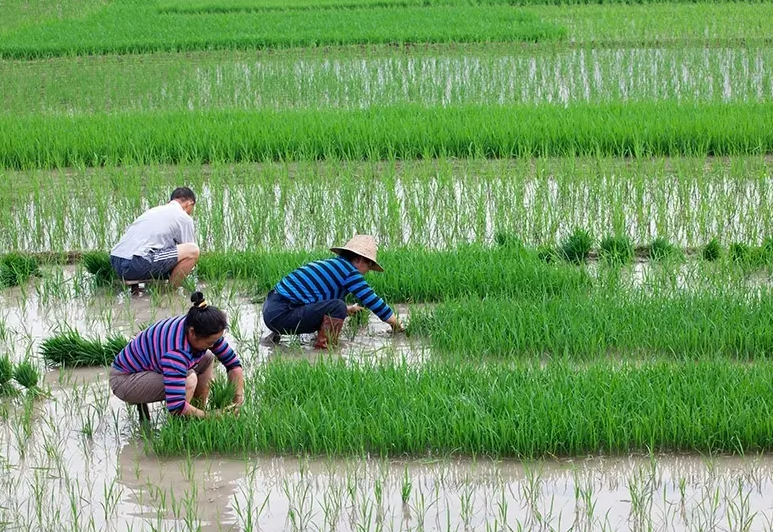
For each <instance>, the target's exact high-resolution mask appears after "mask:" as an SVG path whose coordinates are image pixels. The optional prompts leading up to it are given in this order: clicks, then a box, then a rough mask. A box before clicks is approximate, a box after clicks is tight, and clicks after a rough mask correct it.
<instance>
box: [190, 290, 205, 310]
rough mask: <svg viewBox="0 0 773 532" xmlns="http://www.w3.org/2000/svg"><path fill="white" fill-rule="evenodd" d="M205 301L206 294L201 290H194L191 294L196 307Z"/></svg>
mask: <svg viewBox="0 0 773 532" xmlns="http://www.w3.org/2000/svg"><path fill="white" fill-rule="evenodd" d="M203 301H204V294H202V293H201V292H193V293H192V294H191V303H193V306H194V307H198V306H199V305H201V303H202V302H203Z"/></svg>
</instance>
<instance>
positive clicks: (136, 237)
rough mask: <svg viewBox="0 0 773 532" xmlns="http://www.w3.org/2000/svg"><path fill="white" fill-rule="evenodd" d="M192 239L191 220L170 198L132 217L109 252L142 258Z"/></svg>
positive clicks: (118, 255)
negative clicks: (134, 217) (151, 252)
mask: <svg viewBox="0 0 773 532" xmlns="http://www.w3.org/2000/svg"><path fill="white" fill-rule="evenodd" d="M193 242H195V240H194V234H193V219H192V218H191V217H190V216H188V213H186V212H185V211H184V210H183V207H182V205H180V203H179V202H177V201H170V202H169V203H167V204H166V205H161V206H159V207H153V208H152V209H150V210H148V211H146V212H145V213H143V214H142V216H140V217H139V218H137V219H136V220H134V222H132V224H131V225H130V226H129V229H127V230H126V233H125V234H124V235H123V238H121V240H120V241H119V242H118V244H116V245H115V247H114V248H113V250H112V251H111V253H110V254H111V255H113V256H115V257H121V258H122V259H131V258H132V257H133V256H134V255H139V256H140V257H145V256H147V255H148V252H150V251H158V250H160V249H165V248H169V247H172V246H177V245H179V244H191V243H193Z"/></svg>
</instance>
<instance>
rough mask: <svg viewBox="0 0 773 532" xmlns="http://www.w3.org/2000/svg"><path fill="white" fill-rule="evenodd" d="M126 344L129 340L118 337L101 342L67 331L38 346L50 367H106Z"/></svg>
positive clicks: (111, 337)
mask: <svg viewBox="0 0 773 532" xmlns="http://www.w3.org/2000/svg"><path fill="white" fill-rule="evenodd" d="M128 343H129V340H128V339H127V338H125V337H123V336H120V335H113V336H110V337H108V338H106V339H105V340H104V341H102V340H101V339H99V338H93V339H88V338H84V337H83V336H81V334H80V333H79V332H78V331H75V330H68V331H64V332H62V333H59V334H56V335H54V336H51V337H49V338H46V339H45V340H44V341H43V342H42V343H41V345H40V354H41V356H42V357H43V360H45V361H46V363H47V364H48V365H49V366H51V367H66V368H78V367H86V366H107V365H110V364H112V362H113V358H115V355H117V354H118V353H120V352H121V350H122V349H123V348H124V347H126V344H128Z"/></svg>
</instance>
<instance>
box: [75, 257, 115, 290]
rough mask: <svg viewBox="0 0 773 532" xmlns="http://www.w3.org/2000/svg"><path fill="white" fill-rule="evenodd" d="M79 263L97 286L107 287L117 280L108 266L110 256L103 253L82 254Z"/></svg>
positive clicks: (110, 266)
mask: <svg viewBox="0 0 773 532" xmlns="http://www.w3.org/2000/svg"><path fill="white" fill-rule="evenodd" d="M81 262H82V263H83V267H84V268H86V271H88V272H89V273H90V274H91V275H93V276H94V280H95V281H96V282H97V284H100V285H109V284H112V283H113V282H114V281H116V280H118V276H117V275H116V273H115V270H114V269H113V266H112V265H111V264H110V255H109V254H108V253H106V252H104V251H89V252H88V253H84V254H83V257H82V258H81Z"/></svg>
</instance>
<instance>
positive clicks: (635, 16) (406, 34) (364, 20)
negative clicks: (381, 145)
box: [0, 2, 773, 58]
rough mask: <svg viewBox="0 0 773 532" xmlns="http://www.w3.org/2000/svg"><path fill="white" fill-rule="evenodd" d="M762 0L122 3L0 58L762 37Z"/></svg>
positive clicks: (12, 46)
mask: <svg viewBox="0 0 773 532" xmlns="http://www.w3.org/2000/svg"><path fill="white" fill-rule="evenodd" d="M771 19H773V8H771V5H770V4H769V3H736V2H732V3H701V4H697V5H696V4H679V3H677V4H650V5H644V6H630V5H627V4H621V5H603V6H597V5H591V6H587V5H582V6H533V7H519V8H514V7H511V6H502V5H488V6H470V5H452V6H442V7H437V6H430V7H390V8H380V9H343V10H340V9H339V10H335V9H333V10H331V9H317V10H312V11H289V12H270V11H269V12H229V13H207V14H201V15H190V14H180V13H160V12H159V11H158V10H157V8H156V7H154V6H153V5H152V4H150V5H148V4H146V3H132V2H123V3H121V4H112V5H109V6H106V7H105V8H103V9H102V10H101V11H99V12H95V13H92V14H91V15H88V16H85V17H83V18H66V19H63V20H57V21H50V22H47V23H44V24H29V25H26V26H23V27H21V28H20V29H17V30H16V31H10V32H6V33H5V34H4V37H3V42H2V43H0V57H4V58H36V57H51V56H58V55H89V54H106V53H147V52H156V51H182V50H211V49H217V48H225V49H238V48H266V47H271V48H274V47H297V46H312V47H313V46H319V45H340V44H373V43H426V42H497V41H498V42H522V41H547V42H550V43H554V42H556V41H558V40H561V39H564V38H566V39H567V40H568V41H569V42H570V43H577V42H582V43H591V44H604V45H608V44H613V43H615V44H617V43H627V44H631V45H633V44H653V43H658V44H661V43H671V42H678V43H685V42H698V43H701V44H704V43H708V44H711V43H717V44H728V43H732V44H741V43H749V42H767V40H768V39H769V35H768V32H767V27H769V25H770V22H771Z"/></svg>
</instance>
